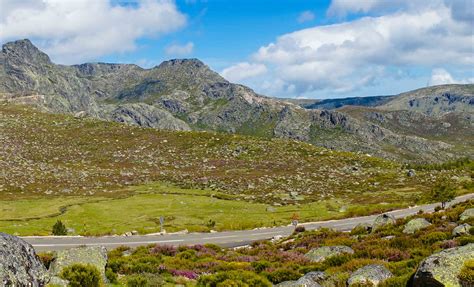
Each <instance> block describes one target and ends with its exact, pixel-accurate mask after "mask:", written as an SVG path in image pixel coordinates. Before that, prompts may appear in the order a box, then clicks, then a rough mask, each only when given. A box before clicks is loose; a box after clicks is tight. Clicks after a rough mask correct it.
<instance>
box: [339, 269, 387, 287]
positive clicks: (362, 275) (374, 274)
mask: <svg viewBox="0 0 474 287" xmlns="http://www.w3.org/2000/svg"><path fill="white" fill-rule="evenodd" d="M392 276H393V274H392V272H390V271H389V270H388V269H387V268H385V266H383V265H379V264H371V265H367V266H364V267H362V268H359V269H357V270H356V271H355V272H354V273H352V275H351V277H350V278H349V280H347V284H348V285H349V286H353V285H356V284H367V283H371V284H372V285H373V286H378V285H379V283H380V282H382V281H384V280H387V279H388V278H390V277H392Z"/></svg>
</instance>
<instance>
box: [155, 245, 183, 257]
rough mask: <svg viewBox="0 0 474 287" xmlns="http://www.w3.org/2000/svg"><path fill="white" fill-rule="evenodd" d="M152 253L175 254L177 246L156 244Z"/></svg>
mask: <svg viewBox="0 0 474 287" xmlns="http://www.w3.org/2000/svg"><path fill="white" fill-rule="evenodd" d="M150 253H151V254H161V255H165V256H175V255H176V253H177V251H176V247H174V246H171V245H159V244H157V245H155V246H154V247H153V248H152V249H151V250H150Z"/></svg>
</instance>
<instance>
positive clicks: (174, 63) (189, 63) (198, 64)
mask: <svg viewBox="0 0 474 287" xmlns="http://www.w3.org/2000/svg"><path fill="white" fill-rule="evenodd" d="M180 66H184V67H187V68H198V69H200V68H207V69H209V68H208V67H207V65H206V64H204V63H203V62H202V61H201V60H199V59H196V58H191V59H171V60H168V61H164V62H162V63H161V64H160V65H159V66H158V68H164V67H180Z"/></svg>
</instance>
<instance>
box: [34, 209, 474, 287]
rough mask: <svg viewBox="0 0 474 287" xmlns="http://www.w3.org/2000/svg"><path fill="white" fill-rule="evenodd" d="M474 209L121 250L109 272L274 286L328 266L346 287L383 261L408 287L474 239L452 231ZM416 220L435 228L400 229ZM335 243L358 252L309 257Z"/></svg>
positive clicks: (193, 282)
mask: <svg viewBox="0 0 474 287" xmlns="http://www.w3.org/2000/svg"><path fill="white" fill-rule="evenodd" d="M472 207H474V201H469V202H465V203H462V204H458V205H457V206H455V207H453V208H449V209H448V210H446V211H440V212H436V213H433V214H425V213H422V214H418V215H416V216H413V217H411V218H407V219H399V220H397V222H396V223H395V224H394V225H389V226H385V227H383V228H380V229H377V230H376V231H373V232H371V233H368V232H367V231H365V230H364V229H354V230H353V231H352V232H351V233H344V232H337V231H332V230H329V229H321V230H315V231H304V232H299V233H295V234H294V235H292V236H290V237H289V238H283V239H280V240H278V241H273V242H272V241H260V242H255V243H253V244H252V245H251V246H249V247H245V248H237V249H224V248H221V247H219V246H216V245H209V244H208V245H195V246H178V247H176V246H170V245H150V246H143V247H139V248H136V249H130V248H128V247H120V248H117V249H114V250H111V251H110V252H109V260H108V264H107V272H106V273H107V274H108V275H107V277H108V278H113V280H114V282H116V283H115V284H116V285H119V286H174V285H175V284H182V285H184V286H272V285H271V284H277V283H280V282H283V281H287V280H295V279H298V278H299V277H300V276H302V275H304V274H306V273H308V272H310V271H324V272H325V273H326V274H327V275H328V276H329V277H330V280H332V281H333V282H334V284H335V286H346V280H347V279H348V277H349V275H350V273H351V272H354V271H355V270H357V269H358V268H360V267H363V266H365V265H368V264H373V263H379V264H382V265H384V266H386V267H387V268H388V269H389V270H390V271H391V272H392V273H393V275H394V277H392V278H390V279H388V280H387V281H386V282H384V283H382V285H381V286H406V283H407V281H408V280H409V278H410V277H411V276H412V275H413V273H414V272H415V270H416V268H417V267H418V265H419V263H420V262H421V261H422V260H423V259H424V258H426V257H428V256H429V255H431V254H433V253H434V252H438V251H441V250H443V249H447V248H452V247H456V246H462V245H465V244H468V243H472V242H474V237H473V236H472V234H471V235H464V236H460V237H454V236H453V235H452V229H453V228H454V227H455V226H456V225H453V224H452V222H457V223H458V224H460V223H470V224H474V219H473V218H471V219H468V220H465V221H460V220H459V215H460V214H461V213H462V212H463V211H464V210H465V209H466V208H472ZM415 217H416V218H425V219H426V220H428V221H429V222H431V223H432V225H431V226H429V227H426V228H424V229H422V230H419V231H417V232H415V233H414V234H405V233H403V232H402V231H403V228H404V225H405V224H406V223H407V222H408V221H409V220H410V219H413V218H415ZM334 245H346V246H350V247H351V248H352V249H353V250H354V254H343V255H336V256H333V257H329V258H328V259H327V260H325V261H323V262H319V263H314V262H311V261H310V260H309V259H308V258H307V257H305V254H306V253H307V252H308V251H309V250H311V249H312V248H315V247H320V246H334ZM41 258H46V259H48V257H45V256H42V257H41ZM46 263H48V260H46ZM472 270H473V269H472V261H468V262H467V263H466V264H465V266H464V268H463V271H462V272H461V273H460V275H459V279H460V280H461V281H463V282H472V281H469V280H472V278H473V277H472ZM246 284H247V285H246ZM466 286H469V285H466Z"/></svg>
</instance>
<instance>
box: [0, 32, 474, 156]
mask: <svg viewBox="0 0 474 287" xmlns="http://www.w3.org/2000/svg"><path fill="white" fill-rule="evenodd" d="M472 90H473V86H472V85H467V86H457V85H454V86H442V87H435V88H429V89H423V90H418V91H414V92H411V93H407V94H402V95H399V96H392V97H390V98H388V100H386V99H385V98H384V99H379V98H377V99H376V100H370V99H369V100H355V101H354V100H353V101H349V102H350V103H352V104H354V103H355V104H357V103H366V105H370V106H373V107H355V106H349V107H351V108H352V109H348V110H345V109H344V107H343V108H341V109H336V110H330V109H326V108H328V107H327V106H321V107H323V108H325V109H319V107H320V106H317V107H318V109H311V107H310V108H304V107H301V106H299V105H298V104H296V103H291V102H289V101H285V100H279V99H275V98H269V97H265V96H262V95H259V94H257V93H255V92H254V91H252V90H251V89H250V88H248V87H245V86H242V85H238V84H233V83H230V82H228V81H227V80H225V79H224V78H222V77H221V76H220V75H219V74H217V73H216V72H214V71H212V70H211V69H210V68H209V67H208V66H206V65H205V64H204V63H202V62H201V61H199V60H197V59H175V60H169V61H165V62H163V63H161V64H160V65H158V66H156V67H154V68H151V69H142V68H140V67H138V66H136V65H131V64H107V63H86V64H82V65H73V66H65V65H57V64H54V63H52V62H51V60H50V58H49V57H48V55H46V54H45V53H43V52H41V51H40V50H39V49H38V48H36V47H35V46H34V45H33V44H32V43H31V42H30V41H29V40H19V41H15V42H10V43H7V44H5V45H3V47H2V52H1V54H0V99H4V100H6V101H8V102H14V103H26V104H32V105H36V106H37V107H39V108H42V109H45V110H47V111H50V112H54V113H72V114H78V115H81V116H82V115H87V116H91V117H96V118H100V119H104V120H111V121H117V122H123V123H127V124H133V125H139V126H144V127H153V128H157V129H168V130H210V131H219V132H226V133H239V134H244V135H253V136H260V137H267V138H270V137H278V138H290V139H295V140H299V141H306V142H309V143H312V144H315V145H320V146H324V147H328V148H332V149H340V150H347V151H358V152H363V153H369V154H374V155H377V156H382V157H385V158H395V159H403V160H407V161H413V160H416V161H418V160H420V161H440V160H447V159H450V158H453V157H458V156H466V155H467V156H472V147H470V145H471V144H469V143H466V141H463V140H462V139H463V138H470V137H472V136H473V132H472V131H471V130H472V129H471V127H472V125H473V119H472V117H470V115H472V114H473V112H472V111H473V103H472V101H473V100H472V99H473V93H472ZM448 95H449V96H448ZM435 98H438V99H437V100H435ZM336 106H338V105H334V107H336ZM346 107H348V106H346ZM372 109H373V110H372ZM400 110H401V111H402V112H401V114H403V115H404V116H403V117H398V116H397V117H396V118H397V121H399V122H393V121H392V119H391V118H390V117H392V118H393V117H394V115H398V114H400ZM377 113H379V114H382V115H388V116H387V117H385V121H384V122H380V121H378V120H376V119H373V118H374V117H375V118H377ZM390 115H391V116H390ZM420 121H426V122H430V123H431V124H432V126H433V129H434V131H436V133H439V136H438V135H435V136H431V135H432V134H431V132H432V130H423V131H422V132H420V133H418V132H417V129H416V128H414V127H419V126H424V122H420ZM450 127H459V129H456V130H454V129H452V128H450ZM404 128H409V129H410V132H403V129H404ZM427 133H428V136H427ZM452 133H454V134H455V136H456V137H457V139H456V140H452ZM458 139H460V140H458ZM471 142H472V141H471ZM466 145H468V148H466Z"/></svg>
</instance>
